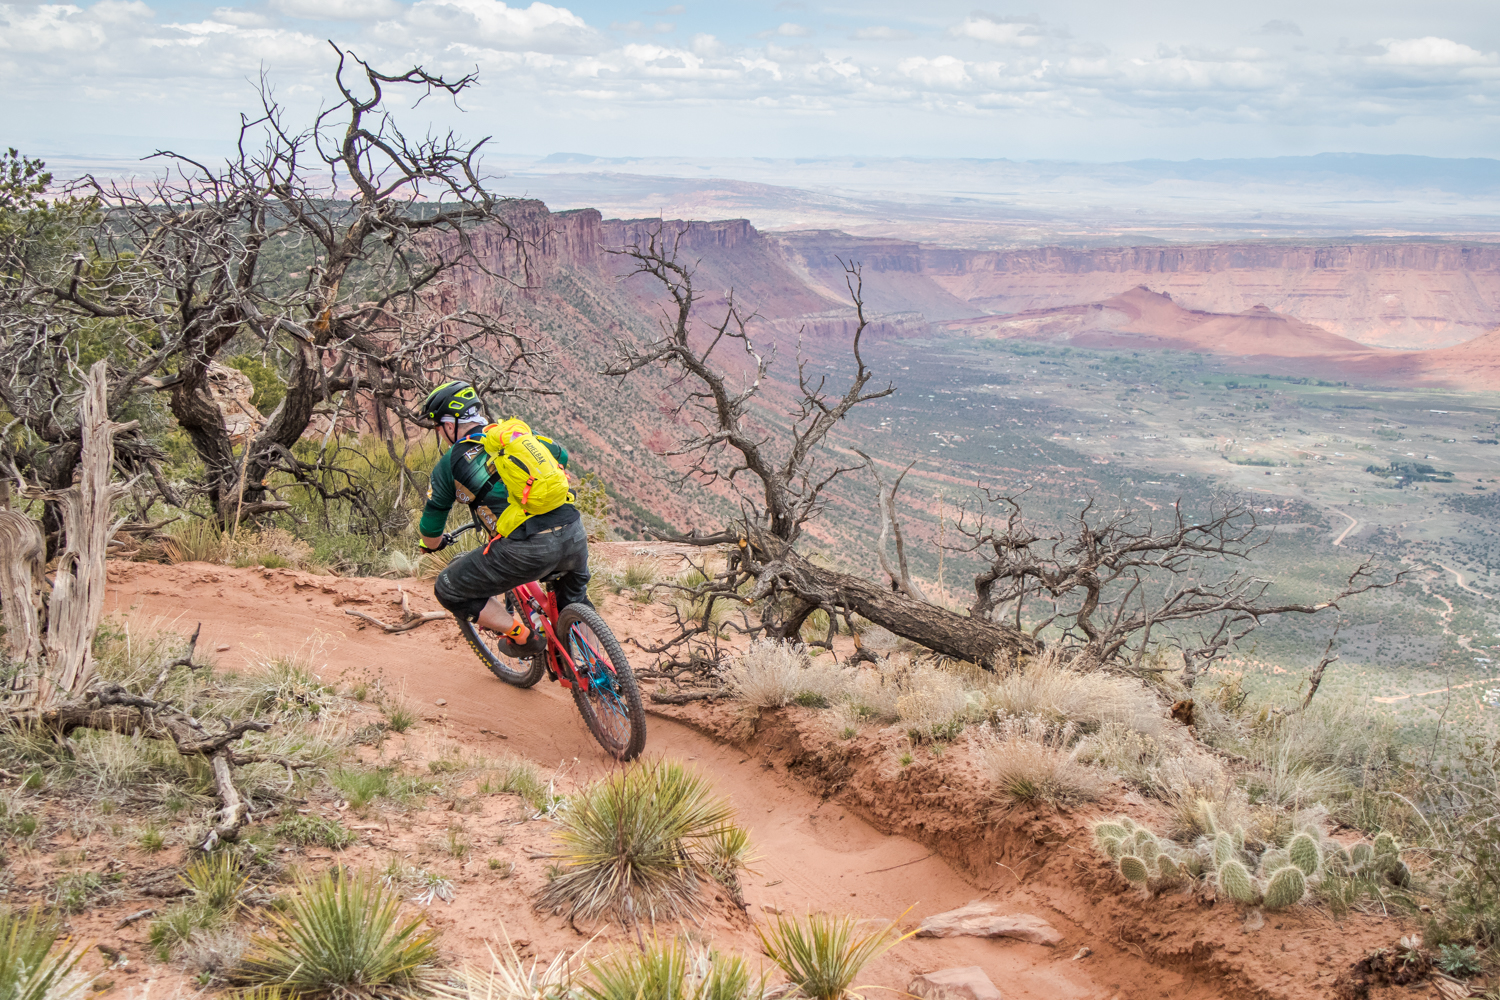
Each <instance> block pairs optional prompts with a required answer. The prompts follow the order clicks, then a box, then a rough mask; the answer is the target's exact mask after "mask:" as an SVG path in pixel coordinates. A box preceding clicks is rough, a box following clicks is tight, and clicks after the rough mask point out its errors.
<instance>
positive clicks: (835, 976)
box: [755, 913, 904, 1000]
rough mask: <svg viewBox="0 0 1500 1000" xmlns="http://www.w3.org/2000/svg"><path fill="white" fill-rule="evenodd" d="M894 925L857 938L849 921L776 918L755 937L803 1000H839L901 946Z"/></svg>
mask: <svg viewBox="0 0 1500 1000" xmlns="http://www.w3.org/2000/svg"><path fill="white" fill-rule="evenodd" d="M895 929H896V924H895V922H892V923H891V924H890V925H889V926H887V927H883V928H881V929H879V930H874V931H866V932H863V933H861V932H859V931H858V930H857V925H856V923H855V921H854V918H853V917H837V916H829V915H826V914H821V913H810V914H808V915H807V916H806V917H804V918H802V919H801V920H797V919H794V918H788V917H786V916H784V915H782V914H777V915H776V922H775V924H774V926H772V927H771V928H770V929H769V930H768V929H766V928H763V927H760V926H757V927H756V928H755V933H756V934H757V935H758V936H759V937H760V943H761V948H762V949H763V950H764V951H765V953H766V954H767V955H769V956H770V958H771V961H773V962H775V963H776V964H777V965H778V966H780V967H781V971H782V972H784V973H786V977H787V978H788V979H789V980H791V981H792V983H793V984H795V985H796V987H797V991H798V993H799V994H800V995H801V996H803V997H806V998H808V1000H843V998H844V997H845V996H846V995H848V993H849V988H850V987H851V986H852V985H853V984H854V977H855V976H857V975H859V971H860V970H861V969H863V968H864V967H865V966H866V965H868V964H869V963H870V961H871V960H872V959H874V958H876V957H877V956H879V955H881V954H883V953H884V952H886V951H888V950H889V949H890V948H891V947H893V946H894V945H896V944H898V943H899V942H900V941H902V940H904V937H903V936H900V935H897V934H895V933H894V932H895Z"/></svg>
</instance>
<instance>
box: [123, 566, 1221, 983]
mask: <svg viewBox="0 0 1500 1000" xmlns="http://www.w3.org/2000/svg"><path fill="white" fill-rule="evenodd" d="M397 586H398V584H397V582H396V581H391V580H359V581H356V580H347V579H337V578H326V577H315V576H309V575H307V574H303V573H296V572H292V571H286V570H259V569H250V570H239V569H231V568H226V567H222V566H209V565H206V564H184V565H178V566H159V565H154V564H143V563H112V564H111V567H110V587H109V590H108V595H107V598H106V611H109V612H123V613H127V614H133V615H134V620H135V621H136V622H138V623H139V624H140V625H141V626H144V625H147V624H150V623H151V622H152V621H153V620H157V619H159V620H160V624H161V625H163V626H166V627H171V628H174V629H176V630H180V631H181V632H183V633H184V634H186V633H187V632H190V631H191V630H192V628H193V625H194V623H196V622H198V621H202V623H203V636H202V639H201V645H200V647H199V648H200V649H202V650H208V651H216V650H218V648H219V647H228V648H227V649H225V650H223V651H219V652H215V653H214V655H215V656H216V658H217V661H218V662H219V663H220V664H221V665H223V666H225V667H229V668H239V667H245V666H249V665H251V664H253V663H254V662H256V661H257V660H258V659H259V658H261V657H265V656H272V655H277V654H285V653H288V652H294V651H296V650H298V649H308V648H311V649H313V650H314V662H316V663H320V664H326V666H325V667H324V668H323V676H324V679H325V680H327V681H332V682H335V683H338V682H339V681H340V679H341V678H353V677H355V676H357V675H360V674H364V675H365V676H370V675H372V674H374V673H376V672H381V673H383V677H384V683H385V685H386V686H387V688H388V689H389V688H391V687H393V686H394V687H396V688H400V687H401V686H403V685H404V688H405V692H406V696H407V698H408V699H409V700H410V702H411V703H413V705H415V706H417V707H419V709H420V710H421V712H422V714H423V715H424V716H425V717H427V719H428V723H427V724H428V725H429V726H431V725H433V724H439V725H442V726H446V727H448V729H449V730H450V731H451V732H453V733H455V734H464V735H465V736H466V738H470V739H472V741H474V743H475V745H477V746H478V747H479V748H481V749H484V750H486V751H487V752H489V753H497V752H500V751H501V750H503V749H509V750H513V751H516V752H518V753H521V754H523V755H524V756H526V757H527V758H529V759H531V760H533V761H535V762H536V763H537V764H539V765H541V766H542V767H543V768H544V769H549V770H550V769H556V770H557V771H559V772H560V773H561V774H563V775H564V779H563V780H564V782H576V781H583V780H587V779H589V778H591V777H594V776H597V775H599V774H602V773H604V772H606V771H607V770H608V769H609V768H610V767H611V766H617V765H614V764H613V762H612V761H610V760H609V759H608V758H606V757H605V756H604V755H603V753H602V752H601V751H600V749H599V747H598V745H597V744H596V743H595V742H594V740H593V738H592V737H591V736H590V734H589V733H588V731H587V730H586V729H585V728H584V726H583V723H582V721H581V720H580V718H579V716H578V713H577V711H576V709H575V708H574V707H573V704H572V700H571V698H570V697H568V695H567V694H566V692H564V691H563V690H562V689H561V688H559V687H557V686H556V685H553V684H549V683H547V682H545V681H544V682H543V683H542V684H541V685H539V686H538V687H537V688H534V689H532V690H529V691H521V690H517V689H515V688H510V687H507V686H505V685H504V684H502V683H500V682H499V681H497V680H495V679H494V678H492V677H491V676H490V675H489V674H488V673H487V672H486V671H485V670H484V669H483V668H482V667H481V666H480V665H479V663H478V662H477V661H476V660H475V658H474V656H473V655H472V653H470V652H469V650H468V649H467V647H466V646H464V645H462V644H461V640H460V638H459V635H458V631H457V629H456V627H454V626H453V625H452V624H451V623H449V622H436V623H433V624H431V625H426V626H423V627H422V628H421V629H419V630H417V631H414V632H409V633H406V634H402V635H386V634H383V633H380V632H377V631H376V630H375V629H373V628H366V629H358V628H357V627H356V626H357V624H358V623H357V621H356V620H355V619H354V618H352V617H350V616H348V615H345V614H344V613H343V608H344V607H345V606H352V607H358V608H359V609H360V610H363V611H366V612H367V613H370V614H373V615H375V616H376V617H381V618H384V619H386V620H392V621H394V620H396V619H398V618H399V617H400V612H399V607H398V606H397V605H398V603H399V595H398V592H397ZM406 586H407V587H408V588H409V589H410V591H411V592H412V595H413V604H414V605H415V606H416V607H417V608H418V609H420V610H427V609H429V608H431V607H435V605H433V604H432V602H431V596H430V590H428V589H427V588H425V587H424V586H423V585H421V584H415V585H414V584H412V583H410V582H408V583H407V584H406ZM132 609H133V610H132ZM616 611H618V614H616V613H614V612H616ZM606 612H607V614H609V616H610V617H611V618H613V619H614V620H615V622H616V625H617V629H618V630H619V631H621V632H622V633H625V634H627V635H628V634H629V633H630V631H631V625H630V622H629V620H628V619H627V618H626V613H627V612H633V613H635V614H637V615H638V614H639V613H640V612H639V606H638V605H637V606H634V607H632V606H631V605H630V602H627V601H623V600H620V601H618V603H616V602H614V601H612V602H610V603H609V604H608V605H607V606H606ZM622 620H624V626H623V627H621V625H620V623H621V621H622ZM622 637H623V636H622ZM440 699H441V700H443V701H445V702H446V705H444V706H442V707H439V706H437V705H436V702H437V701H438V700H440ZM481 729H486V730H490V734H489V735H486V734H481V733H480V730H481ZM649 732H650V736H649V740H648V743H647V747H648V756H661V757H674V758H680V759H683V760H686V761H689V762H691V763H692V764H693V765H694V766H696V767H699V768H701V769H702V770H703V771H704V772H705V773H706V774H707V775H708V776H709V777H710V778H711V779H712V781H713V783H714V786H715V787H716V788H717V789H718V791H720V792H721V793H723V794H726V795H728V796H729V797H730V799H731V800H732V801H733V803H734V805H735V807H736V809H737V810H738V813H739V817H740V819H741V820H742V821H743V822H744V823H745V824H746V825H747V826H748V827H749V829H750V832H751V835H752V838H753V841H754V843H755V845H756V848H757V850H758V851H759V853H760V854H761V856H762V858H763V860H761V861H760V862H759V863H757V865H756V869H757V871H758V872H759V873H760V874H759V875H758V876H754V877H750V878H748V879H747V880H746V881H747V889H746V897H747V900H748V901H749V903H750V904H751V910H750V912H751V915H752V916H753V917H756V918H759V917H761V915H762V914H763V913H764V912H765V907H767V906H768V905H769V906H772V907H776V908H780V909H784V910H787V911H790V912H794V913H796V912H802V911H804V910H808V909H812V910H825V911H830V912H840V913H852V914H855V915H857V916H860V917H882V918H893V917H897V916H899V915H901V914H902V913H903V912H906V911H907V910H908V908H910V914H909V918H910V919H919V918H921V917H924V916H927V915H929V914H933V913H938V912H941V911H943V910H948V909H952V908H954V907H958V906H962V905H964V904H965V903H967V902H969V901H971V900H974V899H977V898H981V897H985V898H989V899H997V900H999V901H1001V902H1002V903H1003V904H1004V905H1005V906H1006V907H1007V909H1012V910H1014V911H1015V912H1022V913H1034V914H1036V915H1037V916H1040V917H1043V918H1044V919H1046V920H1048V921H1050V922H1051V923H1052V924H1053V925H1054V926H1055V927H1056V928H1057V929H1058V930H1059V931H1060V932H1062V933H1063V934H1064V935H1065V940H1064V941H1063V943H1062V944H1061V945H1060V946H1058V947H1056V948H1048V947H1045V946H1042V945H1035V944H1029V943H1023V942H1019V941H1013V940H998V941H990V940H982V939H975V938H956V939H946V940H930V939H929V940H911V941H908V942H906V943H904V944H903V945H901V946H900V947H899V948H897V949H896V950H895V951H893V952H891V953H889V954H888V955H887V956H886V957H884V958H882V959H880V960H879V961H878V962H876V963H875V964H873V965H872V966H871V967H870V968H869V969H868V970H867V972H866V973H865V975H864V977H863V978H862V981H863V982H866V983H869V984H871V985H877V986H882V987H886V988H889V989H893V990H901V991H904V990H905V988H906V986H907V984H908V983H909V982H910V979H911V976H912V974H913V973H914V972H920V971H929V970H932V969H938V968H945V967H950V966H965V965H975V964H977V965H980V966H981V967H983V968H984V969H985V971H986V972H987V973H988V974H989V976H990V978H991V979H992V980H993V981H994V982H995V983H996V984H997V985H999V986H1000V987H1001V989H1002V990H1003V991H1004V995H1005V997H1006V998H1007V1000H1071V998H1080V1000H1082V998H1091V1000H1092V998H1110V997H1120V998H1133V997H1141V998H1146V997H1151V998H1174V1000H1208V998H1211V997H1219V996H1223V995H1226V994H1223V993H1221V992H1219V991H1218V990H1216V989H1214V988H1208V987H1205V986H1204V984H1203V983H1202V981H1195V980H1194V977H1192V976H1184V975H1182V974H1179V973H1178V972H1176V971H1173V970H1170V969H1162V968H1159V967H1155V966H1153V965H1151V964H1149V963H1147V962H1144V961H1142V960H1140V959H1139V958H1137V957H1136V956H1135V955H1134V954H1133V953H1132V952H1130V951H1128V950H1126V949H1124V948H1122V947H1118V946H1117V943H1116V942H1114V941H1111V940H1100V939H1099V938H1101V937H1103V935H1094V934H1091V933H1089V932H1087V931H1086V930H1084V929H1083V928H1081V927H1079V926H1077V925H1075V924H1073V923H1072V922H1071V921H1070V920H1069V919H1068V917H1067V916H1066V915H1064V914H1063V913H1061V912H1058V911H1057V910H1055V909H1053V908H1050V907H1049V906H1048V904H1047V902H1046V901H1045V900H1044V899H1041V898H1033V897H1032V896H1031V895H1030V894H1029V893H1028V892H1027V891H1026V890H1025V889H1024V888H1022V887H1018V886H1017V885H1016V884H1015V880H1014V878H1013V877H1010V876H1008V875H1007V874H1006V873H1004V872H1002V871H999V870H998V869H997V871H996V876H995V878H994V880H993V882H992V883H989V884H976V883H974V882H973V881H971V880H970V879H969V878H967V877H965V876H964V875H962V874H960V873H959V872H957V871H955V870H954V869H952V868H951V867H949V865H947V864H946V863H945V862H944V861H942V860H941V859H939V858H936V857H929V856H928V855H929V851H928V849H927V848H926V847H924V846H922V845H920V844H918V843H915V842H913V841H911V840H908V839H905V838H902V837H897V836H887V835H884V834H882V833H880V832H879V831H877V830H876V829H874V828H873V827H871V826H870V825H868V824H867V823H865V822H863V821H861V820H860V819H858V818H856V817H855V816H854V815H852V814H850V813H849V812H848V811H847V810H846V809H844V808H843V807H841V806H840V805H838V804H837V803H836V802H834V801H824V800H822V799H819V798H817V797H815V796H813V795H810V794H808V793H807V792H806V791H805V790H803V789H802V788H801V787H799V786H798V784H797V783H796V782H795V781H794V780H793V779H791V778H790V777H789V776H787V775H786V774H784V773H782V772H781V771H779V770H777V769H775V768H772V767H771V765H769V764H763V763H762V762H761V761H759V760H758V759H754V758H752V757H750V756H747V754H746V753H744V752H742V751H741V750H739V749H737V748H735V747H731V746H726V745H725V744H723V743H719V742H716V741H714V740H711V739H709V738H708V737H706V736H703V735H701V734H699V733H697V732H695V731H693V730H691V729H689V728H688V727H686V726H683V725H680V724H678V723H675V722H672V721H670V720H667V719H663V718H659V717H654V716H653V717H652V718H651V719H650V724H649ZM495 734H503V736H504V737H505V738H504V739H501V738H500V736H498V735H495ZM546 922H547V923H550V924H556V925H558V926H557V927H556V928H555V932H556V935H557V937H556V941H557V944H556V945H555V947H556V948H561V947H576V942H575V941H573V938H574V935H573V932H572V931H570V930H568V929H567V926H566V924H565V923H563V922H562V921H561V920H559V919H556V918H547V921H546ZM570 942H572V943H570ZM727 944H728V946H730V947H734V948H737V949H738V950H740V951H741V952H742V953H745V954H750V955H753V954H754V953H755V946H754V938H753V936H750V935H748V934H742V935H741V939H740V940H738V941H733V942H728V943H727ZM1084 945H1087V946H1088V947H1089V948H1091V949H1092V951H1093V954H1092V956H1090V957H1089V958H1086V959H1083V960H1079V961H1074V960H1073V955H1074V954H1075V953H1076V952H1077V951H1078V949H1079V948H1080V947H1081V946H1084ZM534 946H535V947H537V949H538V950H539V951H541V950H545V946H546V942H540V941H538V942H534ZM470 957H472V958H476V959H478V958H480V957H482V952H481V953H480V954H476V955H473V956H470ZM547 957H548V958H550V954H549V955H547Z"/></svg>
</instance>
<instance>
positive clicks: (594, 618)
mask: <svg viewBox="0 0 1500 1000" xmlns="http://www.w3.org/2000/svg"><path fill="white" fill-rule="evenodd" d="M557 632H558V638H559V639H560V640H561V641H562V644H563V647H564V648H565V649H567V651H568V655H569V656H571V657H572V658H573V662H574V664H575V665H576V666H577V667H578V670H579V672H580V673H583V672H585V671H587V672H589V673H590V675H591V676H590V686H589V690H587V691H583V690H579V689H576V688H575V689H574V691H573V701H574V703H575V704H577V706H578V713H579V714H580V715H582V716H583V721H584V722H586V723H587V724H588V727H589V732H591V733H593V734H594V739H596V740H598V741H599V745H600V746H602V747H603V748H604V749H605V750H607V751H608V752H609V753H610V755H611V756H613V757H614V758H616V759H617V760H634V759H635V758H636V757H638V756H640V753H641V751H642V750H643V749H645V746H646V709H645V708H644V707H643V706H642V705H641V690H640V686H639V685H637V684H636V682H635V674H634V672H632V671H631V669H630V662H629V661H628V660H626V659H625V651H624V650H623V649H622V648H621V647H620V642H619V640H618V639H616V638H615V634H614V633H613V632H611V631H610V628H609V626H608V625H606V624H605V623H604V619H603V618H601V617H600V616H599V612H597V611H595V610H594V609H593V608H591V607H589V606H588V605H587V604H569V605H568V606H567V607H566V608H563V611H562V614H560V615H558V616H557ZM601 653H602V654H603V655H602V656H601V655H600V654H601ZM600 671H606V672H607V673H608V676H600Z"/></svg>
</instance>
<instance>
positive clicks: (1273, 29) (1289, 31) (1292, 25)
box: [1257, 21, 1302, 38]
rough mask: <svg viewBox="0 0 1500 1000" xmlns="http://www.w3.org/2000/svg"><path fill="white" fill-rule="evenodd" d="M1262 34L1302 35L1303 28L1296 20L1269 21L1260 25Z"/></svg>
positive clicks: (1299, 36)
mask: <svg viewBox="0 0 1500 1000" xmlns="http://www.w3.org/2000/svg"><path fill="white" fill-rule="evenodd" d="M1257 34H1261V35H1295V36H1296V37H1298V38H1301V37H1302V28H1301V26H1299V25H1298V24H1297V22H1296V21H1267V22H1266V23H1265V24H1262V25H1261V26H1260V31H1258V32H1257Z"/></svg>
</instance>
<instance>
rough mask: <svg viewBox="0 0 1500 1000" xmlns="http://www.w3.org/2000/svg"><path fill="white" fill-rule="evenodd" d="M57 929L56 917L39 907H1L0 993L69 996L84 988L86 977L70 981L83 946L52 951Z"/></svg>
mask: <svg viewBox="0 0 1500 1000" xmlns="http://www.w3.org/2000/svg"><path fill="white" fill-rule="evenodd" d="M60 933H61V928H60V927H59V925H58V923H57V920H56V918H54V917H51V916H48V915H46V914H44V913H43V912H42V911H41V909H40V908H38V907H32V908H31V909H29V910H25V911H23V912H16V911H14V910H0V997H3V998H5V1000H71V998H73V997H77V996H82V995H83V993H84V992H86V991H87V989H88V987H89V980H88V979H87V978H83V977H77V978H73V979H71V981H70V977H72V974H73V971H74V969H75V968H76V967H77V966H78V962H79V960H80V959H82V958H83V955H84V951H83V949H81V948H76V947H68V948H63V949H61V950H59V951H58V952H57V953H56V954H53V953H52V946H53V945H54V944H56V943H57V938H58V935H59V934H60Z"/></svg>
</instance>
